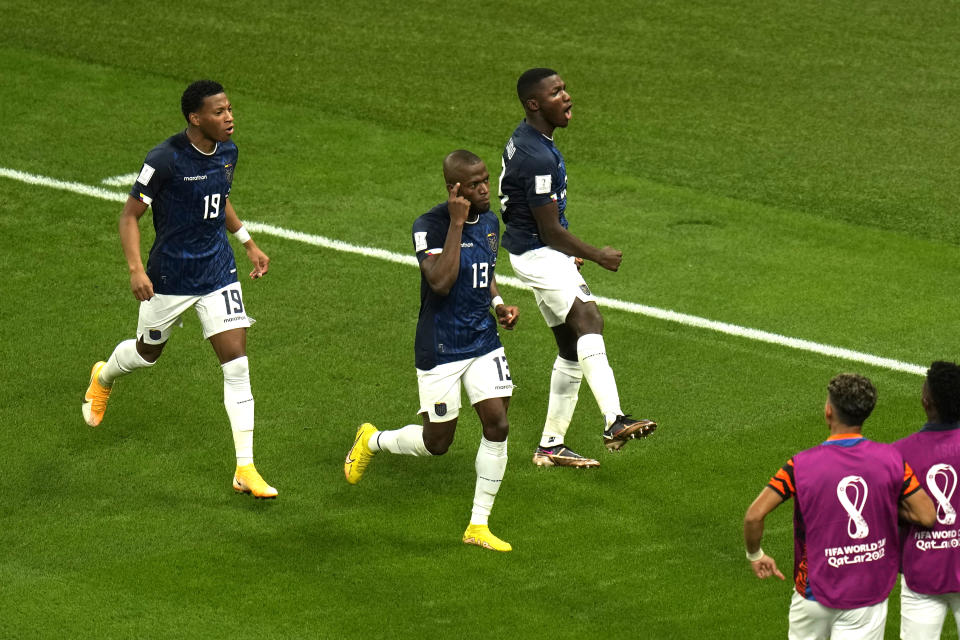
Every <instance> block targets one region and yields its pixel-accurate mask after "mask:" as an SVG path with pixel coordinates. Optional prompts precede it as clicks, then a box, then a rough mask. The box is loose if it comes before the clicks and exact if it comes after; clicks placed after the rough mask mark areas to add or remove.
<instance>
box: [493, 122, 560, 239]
mask: <svg viewBox="0 0 960 640" xmlns="http://www.w3.org/2000/svg"><path fill="white" fill-rule="evenodd" d="M501 162H502V166H503V172H502V173H501V174H500V213H501V214H502V215H503V223H504V224H505V225H506V230H505V231H504V232H503V246H504V248H505V249H506V250H507V251H509V252H510V253H513V254H521V253H523V252H524V251H530V250H531V249H538V248H540V247H543V246H546V243H544V242H543V241H542V240H541V239H540V231H539V230H538V229H537V221H536V220H535V219H534V217H533V209H534V208H535V207H542V206H543V205H545V204H549V203H551V202H556V203H557V208H558V209H559V210H560V225H561V226H562V227H563V228H564V229H566V228H567V217H566V215H564V212H565V211H566V209H567V165H566V164H564V162H563V155H562V154H561V153H560V151H559V150H558V149H557V148H556V147H555V146H554V144H553V140H552V139H551V138H548V137H547V136H545V135H543V134H542V133H540V132H539V131H537V130H536V129H534V128H533V127H531V126H530V125H529V124H527V121H526V120H524V121H523V122H521V123H520V126H518V127H517V128H516V129H515V130H514V132H513V135H512V136H511V137H510V140H508V141H507V146H506V148H504V150H503V156H502V157H501Z"/></svg>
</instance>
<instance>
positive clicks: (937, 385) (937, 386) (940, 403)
mask: <svg viewBox="0 0 960 640" xmlns="http://www.w3.org/2000/svg"><path fill="white" fill-rule="evenodd" d="M927 389H929V391H930V400H931V401H932V402H933V406H934V407H935V408H936V410H937V416H938V417H939V418H940V421H941V422H945V423H952V422H960V367H958V366H957V365H956V364H954V363H953V362H945V361H943V360H937V361H936V362H934V363H933V364H931V365H930V368H929V369H927Z"/></svg>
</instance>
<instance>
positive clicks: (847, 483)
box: [837, 476, 870, 540]
mask: <svg viewBox="0 0 960 640" xmlns="http://www.w3.org/2000/svg"><path fill="white" fill-rule="evenodd" d="M851 489H852V490H853V491H852V493H853V496H852V498H851V495H850V493H851ZM837 500H839V501H840V506H842V507H843V509H844V511H846V512H847V515H848V516H850V521H849V522H847V535H849V536H850V537H851V538H853V539H854V540H860V539H861V538H866V537H867V536H868V535H869V534H870V527H869V526H868V525H867V521H866V520H864V519H863V516H862V515H861V513H862V512H863V507H864V505H865V504H866V503H867V483H866V481H865V480H864V479H863V478H861V477H860V476H847V477H846V478H844V479H843V480H841V481H840V483H839V484H838V485H837Z"/></svg>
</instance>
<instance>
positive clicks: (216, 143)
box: [190, 142, 220, 156]
mask: <svg viewBox="0 0 960 640" xmlns="http://www.w3.org/2000/svg"><path fill="white" fill-rule="evenodd" d="M190 146H191V147H193V148H194V149H197V151H198V152H199V153H202V154H203V155H205V156H212V155H213V154H215V153H216V152H217V149H219V148H220V143H219V142H215V143H214V145H213V151H211V152H210V153H206V152H205V151H200V149H198V148H197V145H195V144H193V143H192V142H191V143H190Z"/></svg>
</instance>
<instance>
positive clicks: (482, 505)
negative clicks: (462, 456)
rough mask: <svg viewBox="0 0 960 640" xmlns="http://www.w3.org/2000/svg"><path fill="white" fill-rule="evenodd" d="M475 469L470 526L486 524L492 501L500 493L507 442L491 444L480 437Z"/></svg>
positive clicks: (504, 469)
mask: <svg viewBox="0 0 960 640" xmlns="http://www.w3.org/2000/svg"><path fill="white" fill-rule="evenodd" d="M475 468H476V470H477V488H476V490H474V492H473V512H472V513H471V514H470V524H487V520H488V519H489V517H490V510H491V509H493V501H494V499H496V497H497V492H498V491H500V483H501V481H502V480H503V474H504V472H505V471H506V469H507V441H506V440H504V441H503V442H493V441H490V440H487V439H486V438H483V437H481V438H480V448H479V449H477V461H476V464H475Z"/></svg>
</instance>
